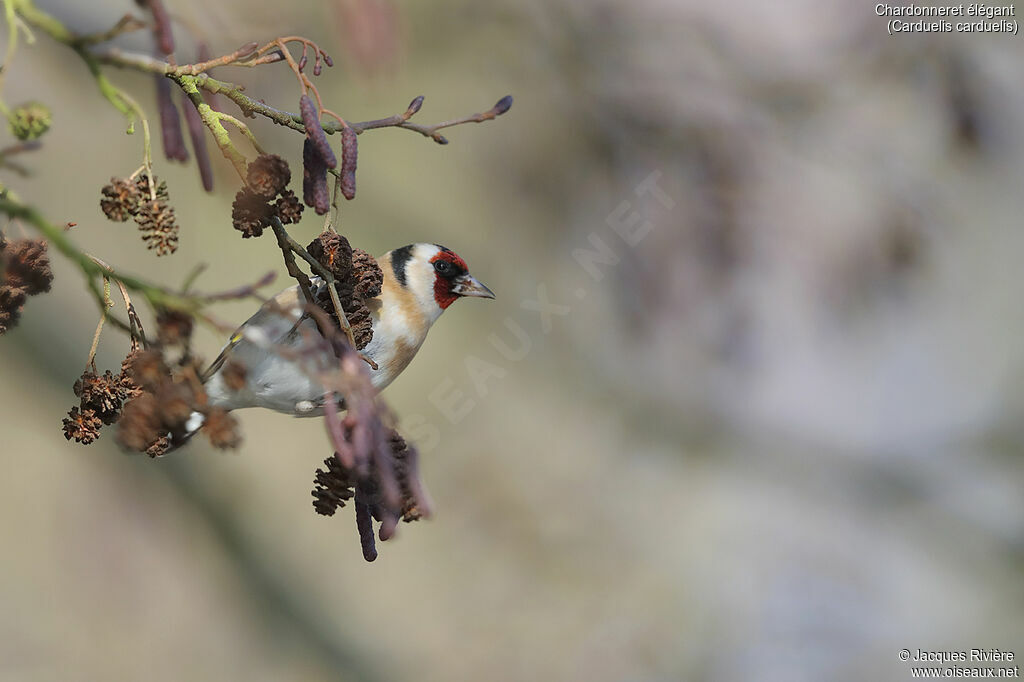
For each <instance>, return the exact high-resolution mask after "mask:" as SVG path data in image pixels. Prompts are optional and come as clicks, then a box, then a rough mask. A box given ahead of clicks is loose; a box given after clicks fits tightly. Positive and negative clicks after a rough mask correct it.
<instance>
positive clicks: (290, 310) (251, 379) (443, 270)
mask: <svg viewBox="0 0 1024 682" xmlns="http://www.w3.org/2000/svg"><path fill="white" fill-rule="evenodd" d="M377 263H378V264H379V265H380V268H381V273H382V274H383V276H384V279H383V284H382V286H381V293H380V295H379V296H378V297H377V298H374V299H368V300H367V301H366V304H367V306H368V307H369V309H370V315H371V318H372V328H373V338H372V340H371V341H370V343H369V344H367V346H366V347H365V348H364V349H363V351H362V352H363V353H364V354H365V355H366V356H367V357H369V358H370V359H371V360H373V361H374V362H375V363H376V364H377V369H372V368H369V367H368V369H369V371H370V375H371V379H372V381H373V385H374V387H375V388H376V389H377V390H381V389H383V388H384V387H386V386H387V385H388V384H390V383H391V382H392V381H394V380H395V377H397V376H398V375H399V374H401V373H402V371H403V370H404V369H405V368H406V367H408V365H409V362H410V361H412V359H413V357H414V356H415V355H416V352H417V351H419V349H420V346H422V345H423V341H424V340H425V339H426V338H427V332H428V331H430V327H431V325H433V324H434V322H436V321H437V319H438V318H439V317H440V316H441V313H443V312H444V311H445V310H446V309H447V308H448V306H450V305H451V304H452V303H454V302H455V301H456V300H457V299H458V298H461V297H464V296H475V297H480V298H494V294H493V293H492V292H491V290H490V289H488V288H487V287H486V286H484V285H483V284H481V283H480V282H479V281H477V279H476V278H475V277H473V276H472V275H470V274H469V268H468V267H467V265H466V262H465V261H464V260H462V258H460V257H459V256H458V255H457V254H456V253H454V252H453V251H451V250H450V249H447V248H445V247H443V246H440V245H438V244H422V243H421V244H410V245H408V246H403V247H401V248H399V249H395V250H394V251H389V252H388V253H386V254H384V255H383V256H381V257H380V258H378V259H377ZM313 284H314V285H316V286H323V282H322V281H321V280H319V279H318V278H314V279H313ZM302 313H303V306H302V294H301V292H300V291H299V288H298V286H294V287H291V288H289V289H285V290H284V291H282V292H281V293H279V294H277V295H276V296H275V297H274V298H273V300H272V301H271V302H268V303H267V304H265V305H264V306H263V307H262V308H261V309H260V310H259V311H258V312H257V313H256V314H255V315H253V316H252V317H251V318H249V319H248V320H247V321H246V322H245V323H244V324H243V325H242V326H241V327H240V328H239V329H238V331H237V332H236V333H235V334H234V335H233V336H232V337H231V341H230V342H229V343H228V345H227V346H225V347H224V349H223V350H222V351H221V354H220V356H219V357H218V358H217V359H216V360H215V361H214V363H213V365H212V366H211V367H210V370H209V371H208V372H207V379H206V393H207V395H208V397H209V404H210V405H211V406H212V407H222V408H224V409H227V410H237V409H240V408H243V407H264V408H267V409H270V410H275V411H277V412H284V413H286V414H291V415H294V416H297V417H311V416H319V415H322V414H323V401H324V388H323V386H322V385H320V383H319V382H318V381H317V379H316V378H315V376H311V375H310V373H309V372H306V371H303V368H302V367H300V366H299V364H297V361H296V360H295V359H294V358H288V357H285V356H284V355H286V354H281V353H276V352H274V350H273V349H274V348H275V347H277V348H282V347H283V348H286V349H287V348H296V347H298V346H299V345H300V344H301V343H302V340H303V338H306V335H307V334H309V333H318V332H317V331H316V325H315V323H314V322H313V320H312V319H310V318H309V317H305V318H303V316H302ZM229 362H230V363H237V364H239V365H241V366H242V367H243V368H244V369H245V382H244V386H241V387H240V388H231V386H229V383H233V382H230V381H227V380H225V376H224V369H225V367H226V366H227V365H228V363H229ZM234 385H235V386H237V385H238V384H237V383H236V384H234ZM200 424H201V415H198V414H197V415H194V419H193V420H190V423H189V424H188V427H187V430H188V431H189V432H194V431H195V430H196V429H198V428H199V426H200Z"/></svg>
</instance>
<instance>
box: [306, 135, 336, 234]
mask: <svg viewBox="0 0 1024 682" xmlns="http://www.w3.org/2000/svg"><path fill="white" fill-rule="evenodd" d="M302 200H303V201H304V202H305V203H306V205H307V206H311V207H313V209H314V210H315V211H316V212H317V215H323V214H325V213H327V211H329V210H330V208H331V197H330V192H329V191H328V189H327V165H326V164H325V163H324V159H323V157H322V156H320V154H319V153H318V152H317V149H316V145H315V144H314V143H313V141H312V140H310V139H309V138H308V137H307V138H306V140H305V142H304V143H303V144H302Z"/></svg>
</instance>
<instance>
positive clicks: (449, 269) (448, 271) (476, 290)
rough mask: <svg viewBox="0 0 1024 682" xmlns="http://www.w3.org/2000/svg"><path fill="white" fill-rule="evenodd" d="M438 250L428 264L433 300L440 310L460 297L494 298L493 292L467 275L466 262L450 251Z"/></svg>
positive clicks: (441, 247) (443, 248)
mask: <svg viewBox="0 0 1024 682" xmlns="http://www.w3.org/2000/svg"><path fill="white" fill-rule="evenodd" d="M438 248H440V249H441V251H440V252H439V253H438V254H437V255H436V256H434V257H433V258H431V259H430V264H431V265H433V266H434V300H435V301H437V305H439V306H440V307H441V310H444V309H446V308H447V307H448V306H450V305H451V304H452V303H454V302H455V299H457V298H460V297H462V296H476V297H479V298H494V292H492V291H491V290H490V289H488V288H487V287H486V286H484V285H483V284H481V283H480V282H479V281H478V280H477V279H476V277H473V276H472V275H471V274H469V267H468V266H467V265H466V261H464V260H462V258H460V257H459V255H458V254H457V253H455V252H454V251H452V250H451V249H446V248H445V247H443V246H439V247H438Z"/></svg>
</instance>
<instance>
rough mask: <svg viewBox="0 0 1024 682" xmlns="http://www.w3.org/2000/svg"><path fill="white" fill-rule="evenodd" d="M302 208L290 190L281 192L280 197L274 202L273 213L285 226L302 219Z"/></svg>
mask: <svg viewBox="0 0 1024 682" xmlns="http://www.w3.org/2000/svg"><path fill="white" fill-rule="evenodd" d="M303 208H305V207H304V206H303V205H302V202H301V201H299V198H298V197H297V196H295V192H293V191H291V190H290V189H286V190H285V191H283V192H281V196H279V197H278V198H277V201H275V202H274V211H275V212H276V213H277V217H278V218H280V220H281V222H282V223H284V224H285V225H288V224H290V223H297V222H299V220H301V219H302V210H303Z"/></svg>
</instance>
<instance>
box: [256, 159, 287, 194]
mask: <svg viewBox="0 0 1024 682" xmlns="http://www.w3.org/2000/svg"><path fill="white" fill-rule="evenodd" d="M291 179H292V171H291V169H290V168H288V162H287V161H285V160H284V159H282V158H281V157H280V156H278V155H277V154H260V155H259V156H257V157H256V160H255V161H253V162H252V163H250V164H249V170H248V172H247V173H246V178H245V184H246V186H248V188H249V189H250V190H252V191H253V192H254V193H255V194H259V195H260V196H264V197H267V198H268V199H272V198H274V197H275V196H276V195H277V194H279V193H280V192H282V191H283V190H284V189H285V188H286V187H287V186H288V183H289V182H291Z"/></svg>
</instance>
